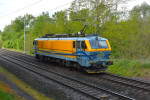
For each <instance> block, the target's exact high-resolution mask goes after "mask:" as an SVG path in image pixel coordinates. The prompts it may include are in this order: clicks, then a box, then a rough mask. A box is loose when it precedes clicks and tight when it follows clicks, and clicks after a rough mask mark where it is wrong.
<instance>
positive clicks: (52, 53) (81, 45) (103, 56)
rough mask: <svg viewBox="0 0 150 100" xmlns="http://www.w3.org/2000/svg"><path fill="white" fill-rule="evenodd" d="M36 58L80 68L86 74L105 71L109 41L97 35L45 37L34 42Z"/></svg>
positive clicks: (108, 62) (107, 62) (109, 51)
mask: <svg viewBox="0 0 150 100" xmlns="http://www.w3.org/2000/svg"><path fill="white" fill-rule="evenodd" d="M34 55H35V57H36V58H40V59H41V58H42V59H44V58H48V59H49V60H55V61H56V62H58V63H62V64H65V65H66V66H70V67H77V68H80V69H82V70H84V71H86V72H88V73H100V72H104V71H106V69H107V68H108V66H109V65H112V64H113V62H112V61H110V55H111V47H110V44H109V41H108V40H107V39H105V38H102V37H99V36H98V35H95V34H91V35H87V36H82V37H79V36H74V37H72V36H68V35H67V34H58V35H54V34H53V35H52V34H49V35H46V36H44V37H41V38H37V39H35V40H34Z"/></svg>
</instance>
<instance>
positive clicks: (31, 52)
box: [4, 48, 34, 56]
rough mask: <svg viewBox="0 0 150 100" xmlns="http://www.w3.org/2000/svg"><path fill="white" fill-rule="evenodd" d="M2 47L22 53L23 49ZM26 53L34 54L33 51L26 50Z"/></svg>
mask: <svg viewBox="0 0 150 100" xmlns="http://www.w3.org/2000/svg"><path fill="white" fill-rule="evenodd" d="M4 49H7V50H11V51H15V52H20V53H24V50H18V49H13V48H4ZM26 54H28V55H32V56H33V55H34V52H31V51H26Z"/></svg>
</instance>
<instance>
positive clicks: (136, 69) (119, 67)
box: [108, 59, 150, 78]
mask: <svg viewBox="0 0 150 100" xmlns="http://www.w3.org/2000/svg"><path fill="white" fill-rule="evenodd" d="M113 62H114V65H112V66H109V68H108V72H111V73H114V74H117V75H121V76H125V77H142V78H145V77H149V78H150V73H149V72H150V63H149V62H146V61H141V60H131V59H115V60H113Z"/></svg>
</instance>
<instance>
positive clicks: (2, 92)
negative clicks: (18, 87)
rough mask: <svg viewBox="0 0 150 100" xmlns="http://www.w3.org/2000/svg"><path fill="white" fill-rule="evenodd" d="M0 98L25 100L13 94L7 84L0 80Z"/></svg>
mask: <svg viewBox="0 0 150 100" xmlns="http://www.w3.org/2000/svg"><path fill="white" fill-rule="evenodd" d="M0 100H25V99H24V98H22V97H20V96H18V95H17V94H15V93H14V92H13V91H12V90H11V88H10V87H9V86H8V85H7V84H5V83H3V82H1V81H0Z"/></svg>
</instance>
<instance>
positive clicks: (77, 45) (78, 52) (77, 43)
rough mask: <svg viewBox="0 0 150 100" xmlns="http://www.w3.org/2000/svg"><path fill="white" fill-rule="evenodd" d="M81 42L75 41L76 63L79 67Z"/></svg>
mask: <svg viewBox="0 0 150 100" xmlns="http://www.w3.org/2000/svg"><path fill="white" fill-rule="evenodd" d="M81 51H82V50H81V41H79V40H77V41H76V52H77V62H78V63H79V64H80V65H81V63H82V61H81V60H82V59H81Z"/></svg>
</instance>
